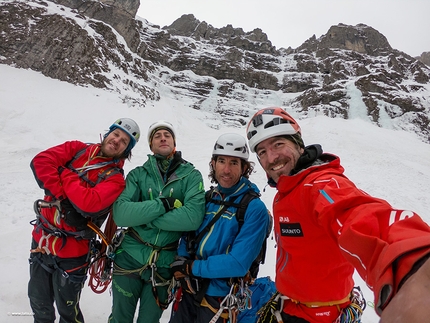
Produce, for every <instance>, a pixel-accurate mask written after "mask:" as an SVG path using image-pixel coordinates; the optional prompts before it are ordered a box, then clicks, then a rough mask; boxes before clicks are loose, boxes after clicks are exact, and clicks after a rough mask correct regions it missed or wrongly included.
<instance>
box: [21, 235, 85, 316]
mask: <svg viewBox="0 0 430 323" xmlns="http://www.w3.org/2000/svg"><path fill="white" fill-rule="evenodd" d="M35 247H37V244H36V243H35V241H33V242H32V249H33V248H35ZM29 262H30V281H29V283H28V297H29V298H30V306H31V308H32V310H33V313H34V322H35V323H54V321H55V309H54V302H55V305H56V307H57V311H58V313H59V315H60V321H59V323H77V322H82V323H83V322H84V317H83V315H82V312H81V309H80V307H79V300H80V297H81V291H82V288H83V287H84V281H85V278H86V270H87V266H86V263H87V256H86V255H85V256H82V257H78V258H58V257H53V256H50V255H46V254H41V253H32V254H31V255H30V259H29ZM56 267H59V268H56ZM64 271H67V273H65V272H64Z"/></svg>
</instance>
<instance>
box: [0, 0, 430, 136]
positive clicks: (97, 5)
mask: <svg viewBox="0 0 430 323" xmlns="http://www.w3.org/2000/svg"><path fill="white" fill-rule="evenodd" d="M139 5H140V2H139V0H122V1H119V0H101V1H90V0H54V1H43V0H30V1H16V0H15V1H13V0H4V1H2V2H1V3H0V63H2V64H8V65H12V66H14V67H17V68H27V69H32V70H35V71H39V72H41V73H43V74H44V75H45V76H48V77H52V78H56V79H59V80H62V81H66V82H70V83H73V84H76V85H79V86H94V87H98V88H104V89H106V90H109V91H116V92H117V93H118V95H119V96H120V97H121V98H122V100H123V101H124V102H125V103H127V104H128V105H129V106H137V107H139V108H145V107H146V106H147V105H148V104H150V103H151V102H155V101H157V100H159V99H160V95H161V93H162V95H168V96H171V97H172V98H177V99H178V100H180V98H181V97H184V96H186V97H188V98H192V100H193V102H194V103H193V105H192V106H191V107H190V108H193V109H198V110H201V111H202V118H203V115H204V118H205V119H206V120H208V121H207V124H208V125H209V126H212V127H216V126H217V123H216V122H212V123H211V120H219V119H220V118H221V120H222V122H224V123H227V124H229V125H231V126H240V127H241V126H243V125H244V124H245V123H246V120H247V119H248V118H249V116H250V114H252V113H253V112H254V111H255V110H256V109H257V108H261V107H263V106H283V107H287V108H288V109H290V110H291V111H294V113H295V115H296V116H298V117H299V118H305V117H310V116H315V115H320V114H323V115H327V116H330V117H342V118H353V117H361V118H366V119H368V120H369V121H370V122H372V123H374V124H377V125H379V126H381V127H386V128H393V129H403V130H406V131H410V132H415V133H416V134H417V135H418V136H419V137H420V138H421V139H422V140H423V141H425V142H428V143H430V129H429V128H430V127H429V121H430V67H429V66H428V65H426V64H430V62H429V61H430V58H429V53H428V52H427V53H423V54H422V55H421V56H420V57H417V58H414V57H411V56H409V55H408V54H406V53H404V52H401V51H398V50H396V49H394V48H392V47H391V46H390V44H389V41H388V40H387V38H386V37H385V36H384V35H382V34H381V33H379V32H378V31H377V30H375V29H374V28H372V27H370V26H367V25H363V24H359V25H356V26H348V25H344V24H341V23H340V24H338V25H336V26H332V27H331V28H330V29H329V30H328V31H327V33H326V34H325V35H323V36H321V37H319V38H316V37H315V35H314V36H312V37H310V38H309V39H307V40H305V41H304V43H303V44H302V45H301V46H299V47H298V48H295V49H292V48H287V49H285V48H279V49H277V48H276V47H275V46H273V45H272V43H271V42H270V40H269V38H268V36H267V35H266V34H265V33H264V32H263V31H262V30H261V29H259V28H255V29H254V30H252V31H250V32H245V31H243V30H242V28H235V27H233V26H232V25H227V26H225V27H223V28H219V29H217V28H214V27H213V26H211V25H210V24H208V23H207V22H204V21H203V22H202V21H199V20H198V19H197V18H196V17H194V16H193V15H192V14H189V15H183V16H182V17H180V18H178V19H177V20H176V21H174V22H173V23H172V24H171V25H170V26H164V27H162V28H161V27H160V26H157V25H154V24H152V23H150V22H148V21H146V20H145V19H143V18H140V17H136V13H137V9H138V8H139ZM256 23H258V22H256Z"/></svg>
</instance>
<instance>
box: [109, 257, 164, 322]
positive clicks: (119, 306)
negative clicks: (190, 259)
mask: <svg viewBox="0 0 430 323" xmlns="http://www.w3.org/2000/svg"><path fill="white" fill-rule="evenodd" d="M115 264H116V266H118V267H120V268H122V269H124V270H130V271H133V270H136V269H139V268H141V267H142V266H143V265H142V264H140V263H139V262H137V261H136V260H134V259H133V258H132V257H131V256H130V255H129V254H127V252H125V251H122V252H121V253H118V254H117V255H116V256H115ZM157 273H158V274H159V275H160V276H161V277H163V278H164V279H170V278H171V274H170V268H158V270H157ZM150 278H151V268H150V267H148V268H147V269H146V270H144V271H143V272H142V273H141V274H140V276H139V275H138V274H136V273H135V272H134V273H131V274H123V273H122V272H121V273H120V272H119V271H117V270H114V272H113V277H112V313H111V315H110V316H109V321H108V322H109V323H133V319H134V315H135V312H136V308H137V304H138V303H139V309H138V317H137V321H136V322H137V323H158V322H159V321H160V318H161V315H162V314H163V309H161V308H160V307H159V306H158V304H157V302H156V299H155V296H154V291H153V288H152V283H151V281H150ZM157 282H160V281H159V280H157ZM156 296H157V297H158V299H159V300H160V302H162V303H166V302H167V296H168V286H157V287H156Z"/></svg>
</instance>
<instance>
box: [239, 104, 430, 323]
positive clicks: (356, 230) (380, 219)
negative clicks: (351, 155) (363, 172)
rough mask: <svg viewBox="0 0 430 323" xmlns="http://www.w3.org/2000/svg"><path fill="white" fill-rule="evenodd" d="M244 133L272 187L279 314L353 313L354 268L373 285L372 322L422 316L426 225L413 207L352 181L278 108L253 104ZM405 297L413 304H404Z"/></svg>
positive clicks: (353, 316) (429, 278)
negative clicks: (398, 205) (372, 193)
mask: <svg viewBox="0 0 430 323" xmlns="http://www.w3.org/2000/svg"><path fill="white" fill-rule="evenodd" d="M247 137H248V140H249V146H250V150H251V151H252V152H255V153H256V155H257V157H258V160H259V162H260V164H261V166H262V167H263V168H264V170H265V171H266V174H267V177H268V182H269V184H270V185H271V186H272V187H276V189H277V194H276V196H275V198H274V202H273V213H274V224H275V225H274V228H275V234H276V240H277V246H278V248H277V258H276V259H277V262H276V287H277V290H278V291H279V295H280V296H279V297H278V298H277V302H273V303H272V304H271V305H272V307H273V306H275V307H276V306H277V308H278V310H279V312H278V313H277V314H278V318H279V317H281V318H282V320H283V322H284V323H291V322H294V323H333V322H341V323H352V322H360V317H361V312H362V309H360V304H359V303H360V300H359V298H357V297H356V296H357V295H356V293H354V292H353V287H354V281H353V277H352V275H353V272H354V269H357V271H358V273H359V274H360V275H361V277H362V278H363V279H364V280H365V281H366V283H367V284H368V286H369V287H370V288H371V289H372V290H373V292H374V295H375V310H376V312H377V313H378V314H379V315H381V318H382V320H381V322H384V323H393V322H428V321H429V318H428V316H427V317H425V315H423V314H420V313H421V312H422V310H425V309H426V308H428V305H425V304H421V305H419V304H420V303H419V302H421V303H422V302H424V301H423V300H424V299H427V300H428V299H429V295H430V291H429V289H430V287H429V284H430V262H429V261H427V259H428V258H429V256H430V227H429V226H428V225H427V224H426V223H425V222H424V221H423V220H422V219H421V218H420V217H419V216H418V215H417V214H416V213H414V212H412V211H408V210H399V209H394V208H393V207H392V206H391V205H390V204H389V203H388V202H386V201H384V200H381V199H378V198H375V197H372V196H370V195H368V194H366V193H365V192H363V191H362V190H360V189H358V188H357V187H356V186H355V185H354V183H352V182H351V181H350V180H349V179H348V178H347V177H346V176H345V175H344V174H343V172H344V169H343V167H342V166H341V165H340V160H339V158H338V157H337V156H335V155H332V154H327V153H323V151H322V148H321V146H320V145H311V146H305V145H304V143H303V139H302V136H301V129H300V127H299V125H298V124H297V122H296V121H295V120H294V119H293V118H292V117H291V116H290V115H289V114H288V113H287V112H285V110H284V109H282V108H266V109H262V110H260V111H258V112H257V113H256V114H255V115H254V116H253V117H252V118H251V120H250V122H249V124H248V127H247ZM423 264H424V265H423ZM402 294H404V295H405V296H406V297H405V296H402ZM414 295H420V297H421V299H420V300H416V299H415V298H414ZM410 302H414V303H413V305H414V306H413V307H411V308H412V310H409V312H407V311H406V310H405V307H407V306H405V305H406V304H407V305H409V304H410ZM392 304H396V305H394V306H393V305H392ZM417 307H418V308H419V310H418V311H417V310H416V308H417ZM427 311H428V310H427ZM275 313H276V311H275ZM400 317H401V318H402V319H400V320H399V321H396V320H395V319H398V318H400ZM268 321H269V319H268V318H267V321H265V322H268Z"/></svg>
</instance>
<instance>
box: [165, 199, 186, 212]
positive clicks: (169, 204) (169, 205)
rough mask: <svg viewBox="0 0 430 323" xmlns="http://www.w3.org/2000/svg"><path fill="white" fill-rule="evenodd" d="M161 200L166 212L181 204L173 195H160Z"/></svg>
mask: <svg viewBox="0 0 430 323" xmlns="http://www.w3.org/2000/svg"><path fill="white" fill-rule="evenodd" d="M160 200H161V202H163V206H164V209H165V210H166V212H169V211H172V210H173V209H177V208H179V207H181V206H182V202H181V201H179V200H178V199H175V198H173V197H160Z"/></svg>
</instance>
